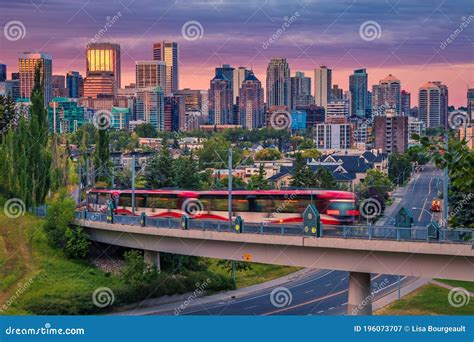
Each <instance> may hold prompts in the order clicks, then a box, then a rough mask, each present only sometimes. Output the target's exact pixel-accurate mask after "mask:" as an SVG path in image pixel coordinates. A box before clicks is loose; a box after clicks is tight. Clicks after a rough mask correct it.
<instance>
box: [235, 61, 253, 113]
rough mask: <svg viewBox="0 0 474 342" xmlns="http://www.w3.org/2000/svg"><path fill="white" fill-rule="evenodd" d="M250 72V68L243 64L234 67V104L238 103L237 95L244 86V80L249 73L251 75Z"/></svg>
mask: <svg viewBox="0 0 474 342" xmlns="http://www.w3.org/2000/svg"><path fill="white" fill-rule="evenodd" d="M250 72H251V71H250V70H248V69H247V68H246V67H243V66H240V67H238V68H236V69H234V79H233V84H234V104H237V97H238V96H239V90H240V87H241V86H242V82H243V81H244V80H245V79H246V78H247V76H248V75H250Z"/></svg>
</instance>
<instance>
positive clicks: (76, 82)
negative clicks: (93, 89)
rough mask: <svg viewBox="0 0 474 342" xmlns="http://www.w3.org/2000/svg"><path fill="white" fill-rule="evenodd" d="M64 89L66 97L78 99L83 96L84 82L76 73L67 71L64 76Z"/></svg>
mask: <svg viewBox="0 0 474 342" xmlns="http://www.w3.org/2000/svg"><path fill="white" fill-rule="evenodd" d="M66 89H67V94H68V97H70V98H79V97H83V96H84V80H83V79H82V75H81V74H80V73H79V72H77V71H68V73H67V74H66Z"/></svg>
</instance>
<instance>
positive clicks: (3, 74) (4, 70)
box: [0, 64, 7, 82]
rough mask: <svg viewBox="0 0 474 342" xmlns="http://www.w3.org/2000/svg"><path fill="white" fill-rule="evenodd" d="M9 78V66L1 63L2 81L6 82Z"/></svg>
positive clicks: (0, 75)
mask: <svg viewBox="0 0 474 342" xmlns="http://www.w3.org/2000/svg"><path fill="white" fill-rule="evenodd" d="M6 80H7V66H6V65H5V64H0V82H5V81H6Z"/></svg>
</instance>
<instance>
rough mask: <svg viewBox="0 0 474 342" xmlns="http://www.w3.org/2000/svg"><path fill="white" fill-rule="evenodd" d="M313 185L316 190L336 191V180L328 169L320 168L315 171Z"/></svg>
mask: <svg viewBox="0 0 474 342" xmlns="http://www.w3.org/2000/svg"><path fill="white" fill-rule="evenodd" d="M314 178H315V183H316V186H317V187H318V188H321V189H328V190H332V189H338V188H339V187H338V185H337V182H336V179H335V178H334V176H333V175H332V173H331V171H329V170H328V169H326V168H324V167H322V166H320V167H318V168H317V169H316V172H315V175H314Z"/></svg>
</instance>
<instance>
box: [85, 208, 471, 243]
mask: <svg viewBox="0 0 474 342" xmlns="http://www.w3.org/2000/svg"><path fill="white" fill-rule="evenodd" d="M76 219H82V220H85V225H86V226H89V225H90V224H91V222H107V215H106V214H104V213H98V212H76ZM113 223H114V224H122V225H132V226H141V225H142V222H141V218H140V217H139V216H130V215H114V220H113ZM145 225H146V227H157V228H168V229H181V220H180V219H178V218H162V217H146V219H145ZM188 229H190V230H204V231H217V232H231V231H233V225H232V226H229V222H227V221H213V220H197V219H191V220H189V225H188ZM242 233H247V234H268V235H288V236H299V235H305V232H304V229H303V225H302V224H266V223H245V225H244V227H243V229H242ZM429 234H430V232H429V230H428V228H427V227H411V228H403V227H394V226H370V225H369V226H367V225H364V226H363V225H352V226H348V225H341V226H335V225H322V226H321V237H337V238H344V239H365V240H397V241H428V242H438V243H463V244H473V243H474V229H439V231H438V235H437V236H436V237H433V236H430V235H429Z"/></svg>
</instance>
